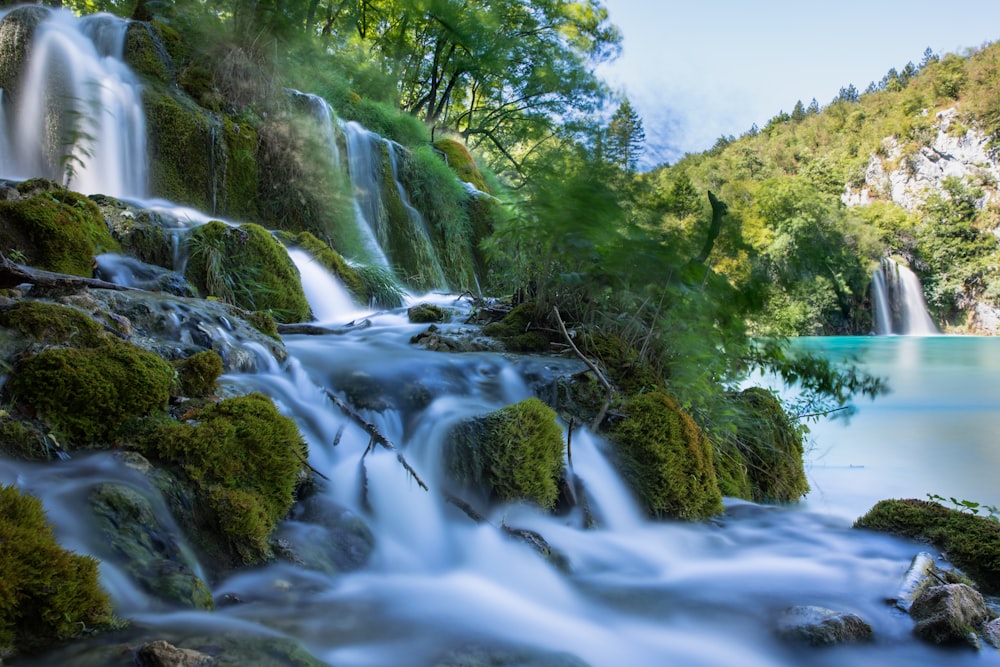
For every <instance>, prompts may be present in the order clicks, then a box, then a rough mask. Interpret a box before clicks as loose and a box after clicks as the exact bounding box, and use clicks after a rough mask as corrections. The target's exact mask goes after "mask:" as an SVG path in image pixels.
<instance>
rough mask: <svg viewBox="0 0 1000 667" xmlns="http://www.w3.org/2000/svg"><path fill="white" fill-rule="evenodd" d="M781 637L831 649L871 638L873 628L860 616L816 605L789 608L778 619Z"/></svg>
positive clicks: (778, 630) (778, 629)
mask: <svg viewBox="0 0 1000 667" xmlns="http://www.w3.org/2000/svg"><path fill="white" fill-rule="evenodd" d="M777 632H778V635H779V636H780V637H782V638H783V639H787V640H790V641H798V642H804V643H806V644H809V645H810V646H832V645H834V644H845V643H850V642H861V641H867V640H869V639H871V636H872V627H871V626H870V625H869V624H868V623H867V622H866V621H865V620H864V619H862V618H861V617H860V616H858V615H857V614H852V613H849V612H838V611H833V610H832V609H826V608H825V607H817V606H813V605H805V606H797V607H789V608H788V609H786V610H785V611H784V612H782V614H781V616H780V617H779V618H778V624H777Z"/></svg>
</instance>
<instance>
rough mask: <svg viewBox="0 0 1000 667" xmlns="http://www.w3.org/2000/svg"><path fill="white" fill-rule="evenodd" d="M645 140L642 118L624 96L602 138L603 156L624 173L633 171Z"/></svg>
mask: <svg viewBox="0 0 1000 667" xmlns="http://www.w3.org/2000/svg"><path fill="white" fill-rule="evenodd" d="M645 142H646V132H645V131H644V130H643V129H642V119H641V118H640V117H639V114H638V113H636V111H635V109H633V108H632V105H631V104H630V103H629V101H628V98H625V99H624V100H622V103H621V104H620V105H618V109H617V110H616V111H615V113H614V115H613V116H612V117H611V124H610V125H609V126H608V130H607V136H606V138H605V140H604V154H605V157H606V159H608V160H609V161H610V162H611V163H612V164H615V165H616V166H618V168H619V169H621V170H622V171H624V172H625V173H628V174H631V173H634V172H635V169H636V165H637V163H638V161H639V156H640V155H642V151H643V148H644V144H645Z"/></svg>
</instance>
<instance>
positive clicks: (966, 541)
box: [854, 499, 1000, 595]
mask: <svg viewBox="0 0 1000 667" xmlns="http://www.w3.org/2000/svg"><path fill="white" fill-rule="evenodd" d="M854 527H855V528H867V529H869V530H877V531H881V532H885V533H892V534H894V535H902V536H904V537H909V538H913V539H917V540H925V541H929V542H931V543H933V544H934V545H935V546H937V547H938V548H940V549H941V550H942V551H944V552H945V553H946V554H947V555H948V560H949V561H951V562H952V564H954V565H955V566H956V567H958V568H960V569H961V570H963V571H964V572H965V573H966V574H968V575H969V576H970V577H972V578H973V579H974V580H975V581H976V583H977V584H979V586H980V587H982V589H983V592H985V593H988V594H990V595H998V594H1000V523H998V522H996V521H993V520H991V519H988V518H986V517H982V516H976V515H973V514H967V513H965V512H961V511H959V510H954V509H949V508H947V507H944V506H942V505H939V504H938V503H933V502H928V501H926V500H916V499H909V500H882V501H879V502H878V503H876V505H875V506H874V507H873V508H872V509H871V510H870V511H869V512H868V513H867V514H865V515H864V516H863V517H861V518H860V519H858V520H857V521H856V522H855V524H854Z"/></svg>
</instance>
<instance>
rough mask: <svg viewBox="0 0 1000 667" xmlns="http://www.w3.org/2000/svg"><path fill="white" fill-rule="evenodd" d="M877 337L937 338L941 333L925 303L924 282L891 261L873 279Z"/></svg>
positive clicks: (908, 270)
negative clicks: (895, 335)
mask: <svg viewBox="0 0 1000 667" xmlns="http://www.w3.org/2000/svg"><path fill="white" fill-rule="evenodd" d="M872 303H873V306H874V309H875V333H876V334H877V335H879V336H888V335H893V334H898V335H903V336H933V335H935V334H937V333H939V332H938V329H937V327H936V326H934V322H933V321H932V320H931V316H930V314H929V313H928V312H927V304H926V302H925V301H924V293H923V288H922V287H921V285H920V279H919V278H917V275H916V274H915V273H913V271H911V270H910V268H909V267H908V266H905V265H903V264H900V263H898V262H896V261H895V260H893V259H890V258H888V257H886V258H883V259H882V263H881V264H880V265H879V268H878V269H876V270H875V273H874V275H873V276H872Z"/></svg>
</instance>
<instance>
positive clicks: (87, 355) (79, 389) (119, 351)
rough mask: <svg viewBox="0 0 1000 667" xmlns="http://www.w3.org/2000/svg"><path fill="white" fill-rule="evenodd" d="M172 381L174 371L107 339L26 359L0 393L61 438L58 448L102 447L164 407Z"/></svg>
mask: <svg viewBox="0 0 1000 667" xmlns="http://www.w3.org/2000/svg"><path fill="white" fill-rule="evenodd" d="M173 379H174V370H173V368H171V366H170V364H168V363H167V362H165V361H164V360H163V359H161V358H160V357H158V356H157V355H155V354H153V353H152V352H147V351H145V350H143V349H140V348H138V347H136V346H134V345H131V344H129V343H125V342H123V341H118V340H115V339H109V340H108V341H107V342H106V343H104V344H100V345H96V346H94V347H86V348H71V347H51V348H47V349H44V350H42V351H41V352H39V353H38V354H36V355H32V356H28V357H25V358H23V359H21V360H19V361H18V362H17V364H16V365H15V366H14V371H13V374H12V375H11V377H10V379H9V380H8V382H7V385H6V387H5V391H6V393H7V396H8V397H9V398H11V399H12V400H15V401H16V403H17V405H19V406H23V407H24V408H26V409H30V410H32V411H34V412H35V413H36V414H37V415H38V416H39V417H40V418H42V419H43V420H44V421H45V422H47V423H49V424H50V425H51V426H52V427H53V428H54V429H55V430H56V431H58V432H59V433H61V434H62V436H63V437H62V444H63V445H73V446H77V447H86V446H94V445H104V446H107V445H109V444H111V443H113V442H114V440H115V437H116V433H117V431H118V429H119V428H120V427H121V426H122V425H123V424H124V423H125V422H126V421H127V420H128V419H130V418H133V417H141V416H144V415H146V414H148V413H150V412H154V411H160V410H163V409H164V408H165V407H166V405H167V400H168V399H169V397H170V385H171V383H172V382H173Z"/></svg>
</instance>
